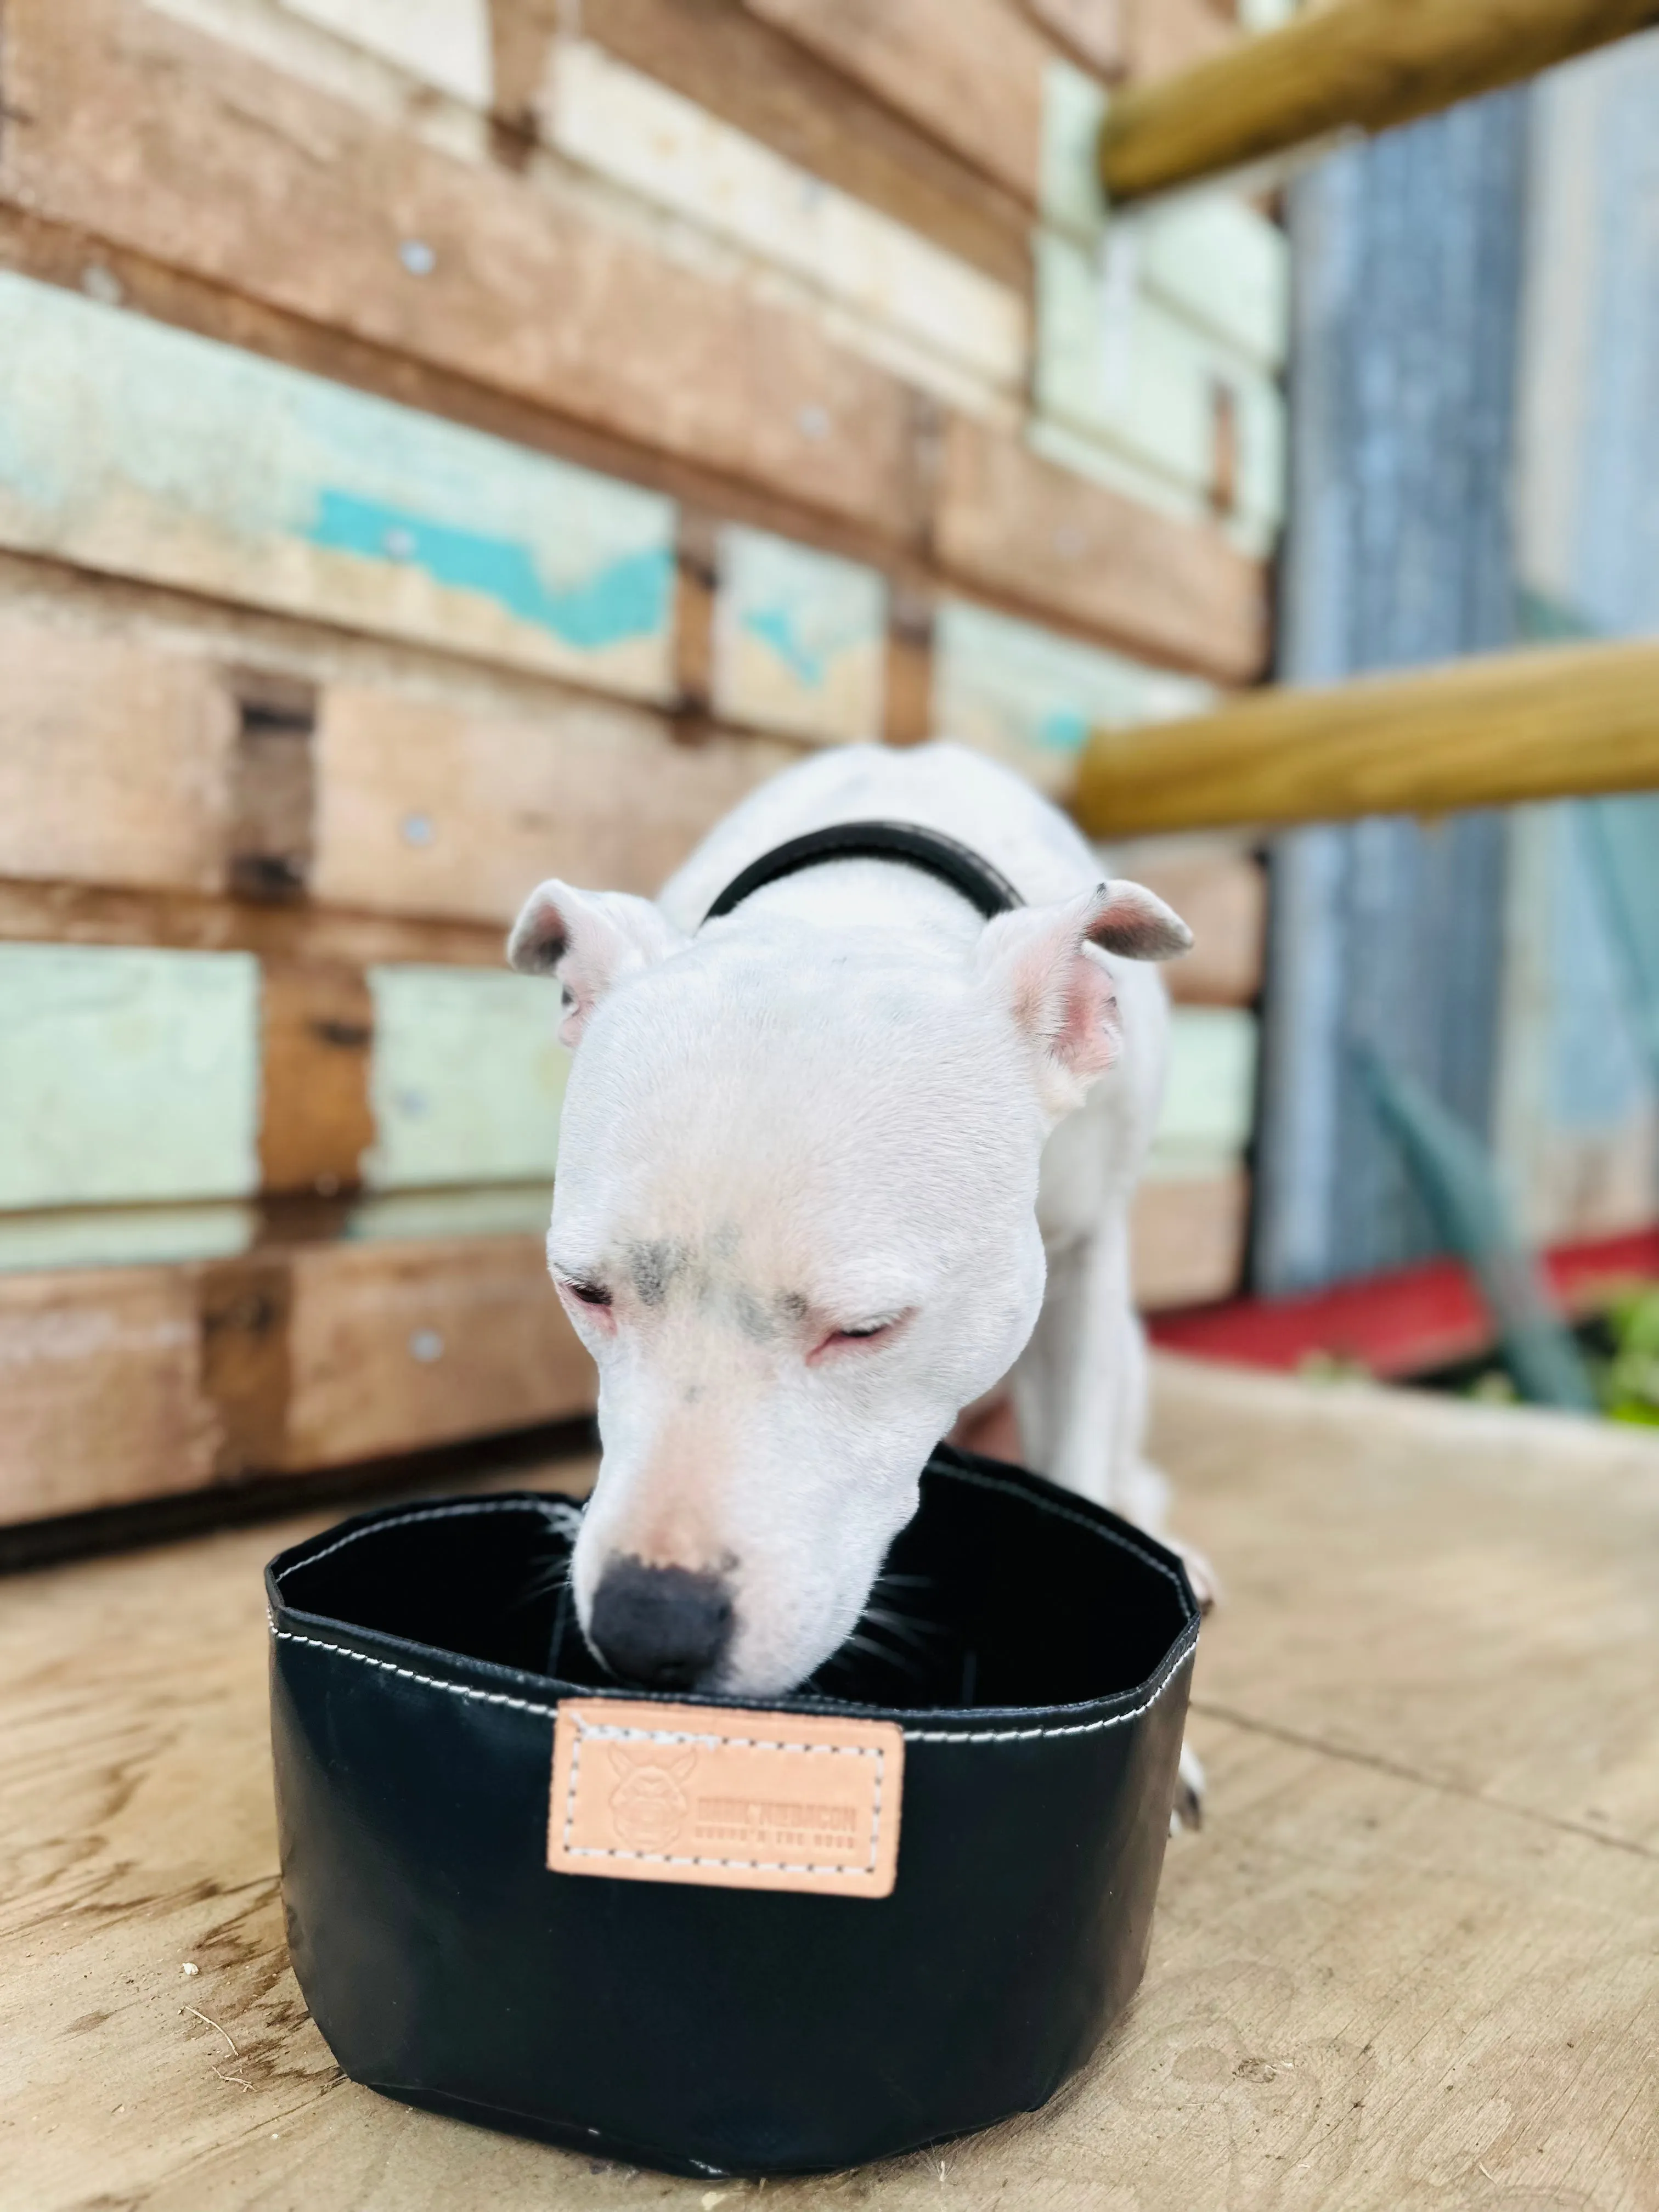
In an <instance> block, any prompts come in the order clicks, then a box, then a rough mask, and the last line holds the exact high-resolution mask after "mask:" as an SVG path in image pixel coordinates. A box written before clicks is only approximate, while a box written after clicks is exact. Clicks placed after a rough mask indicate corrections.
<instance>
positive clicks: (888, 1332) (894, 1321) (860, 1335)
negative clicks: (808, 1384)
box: [806, 1306, 915, 1367]
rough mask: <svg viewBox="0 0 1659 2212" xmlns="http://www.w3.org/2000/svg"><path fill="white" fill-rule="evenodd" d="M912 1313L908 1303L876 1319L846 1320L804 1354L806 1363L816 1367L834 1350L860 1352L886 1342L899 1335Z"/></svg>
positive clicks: (831, 1356) (831, 1354)
mask: <svg viewBox="0 0 1659 2212" xmlns="http://www.w3.org/2000/svg"><path fill="white" fill-rule="evenodd" d="M914 1314H915V1307H914V1306H911V1307H908V1308H907V1310H905V1311H904V1312H903V1313H897V1314H884V1315H883V1316H881V1318H880V1319H879V1320H876V1321H860V1322H848V1324H847V1325H846V1327H845V1328H832V1329H831V1330H830V1331H829V1334H828V1335H827V1336H824V1337H822V1338H820V1339H819V1340H818V1342H817V1344H816V1345H814V1346H813V1347H812V1349H811V1352H808V1353H807V1355H806V1364H807V1365H808V1366H809V1367H816V1366H817V1364H819V1362H820V1361H822V1360H824V1359H828V1358H833V1357H834V1355H835V1354H836V1352H862V1351H864V1350H865V1349H866V1347H868V1346H873V1345H878V1344H883V1343H885V1342H887V1341H888V1340H890V1339H891V1338H893V1337H895V1336H896V1335H897V1334H898V1333H899V1331H900V1330H901V1329H902V1328H904V1326H905V1325H906V1323H907V1322H908V1321H909V1320H910V1319H911V1317H912V1316H913V1315H914Z"/></svg>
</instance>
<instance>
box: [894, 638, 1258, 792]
mask: <svg viewBox="0 0 1659 2212" xmlns="http://www.w3.org/2000/svg"><path fill="white" fill-rule="evenodd" d="M1213 696H1214V694H1213V692H1212V690H1211V688H1210V686H1209V685H1208V684H1201V683H1200V682H1199V681H1198V680H1197V678H1194V677H1189V676H1174V675H1171V674H1170V673H1169V672H1168V671H1166V670H1164V669H1158V668H1147V667H1144V666H1142V665H1141V664H1140V663H1139V662H1138V661H1133V660H1130V659H1127V657H1126V656H1125V655H1123V654H1121V653H1109V652H1107V651H1106V650H1104V649H1103V647H1097V646H1088V645H1079V643H1077V642H1076V641H1075V640H1073V639H1072V638H1066V637H1058V636H1056V635H1054V632H1053V631H1051V630H1045V629H1038V628H1037V627H1036V625H1035V624H1033V623H1023V622H1015V621H1013V620H1012V618H1011V617H1008V616H1006V615H999V614H993V613H991V612H990V611H988V610H987V609H986V608H984V607H978V606H974V605H970V604H969V602H968V601H966V600H963V599H945V600H943V601H941V603H940V605H939V610H938V614H937V617H936V621H935V626H934V634H933V728H934V729H935V731H936V732H938V733H939V736H941V737H949V738H957V740H959V742H960V743H962V744H969V745H974V746H976V747H977V748H978V749H979V750H981V752H987V753H991V754H993V755H994V756H995V757H996V758H998V759H999V760H1005V761H1006V762H1007V763H1009V765H1010V766H1011V767H1013V768H1017V769H1019V770H1020V772H1021V773H1022V774H1023V775H1028V776H1030V779H1031V781H1033V782H1034V783H1036V784H1037V785H1039V786H1040V787H1042V789H1044V790H1047V791H1052V792H1055V793H1063V792H1064V791H1066V789H1067V788H1068V787H1069V786H1070V784H1071V781H1072V778H1073V774H1074V773H1075V769H1076V763H1077V755H1078V752H1079V749H1080V748H1081V746H1082V744H1083V743H1084V740H1085V738H1086V737H1087V736H1088V734H1089V732H1090V731H1091V729H1092V728H1095V727H1097V726H1103V727H1106V728H1109V729H1117V728H1123V727H1126V726H1129V725H1131V724H1133V723H1137V722H1151V721H1166V720H1170V719H1171V718H1173V717H1174V716H1176V715H1179V714H1197V713H1200V712H1201V711H1202V709H1203V708H1205V707H1206V705H1208V704H1209V702H1210V701H1211V700H1212V698H1213Z"/></svg>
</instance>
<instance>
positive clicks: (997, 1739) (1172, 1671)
mask: <svg viewBox="0 0 1659 2212" xmlns="http://www.w3.org/2000/svg"><path fill="white" fill-rule="evenodd" d="M266 1618H267V1620H269V1619H270V1616H269V1615H267V1616H266ZM270 1632H271V1634H272V1635H273V1636H274V1637H276V1639H277V1640H278V1642H280V1643H283V1644H309V1645H310V1646H311V1648H312V1650H313V1651H331V1652H332V1653H333V1654H334V1655H335V1656H336V1657H337V1658H340V1659H356V1660H357V1661H358V1662H360V1663H361V1664H362V1666H365V1667H376V1668H379V1669H380V1672H381V1673H382V1674H396V1675H397V1676H398V1678H399V1679H400V1680H403V1681H405V1682H419V1683H420V1684H421V1685H422V1687H423V1688H425V1689H428V1690H443V1691H445V1692H447V1694H448V1695H449V1696H450V1697H452V1698H472V1699H476V1700H477V1703H478V1704H480V1705H510V1706H512V1707H513V1710H514V1711H516V1712H521V1713H539V1714H541V1715H542V1716H543V1717H544V1718H545V1719H547V1720H552V1719H554V1718H555V1717H556V1715H557V1713H558V1710H559V1709H558V1707H557V1705H538V1704H537V1702H536V1701H535V1699H532V1698H511V1697H508V1696H507V1693H506V1692H505V1691H502V1690H475V1689H473V1688H472V1687H471V1685H470V1684H469V1683H466V1682H445V1681H441V1680H440V1679H439V1678H438V1676H437V1675H435V1674H417V1673H416V1670H415V1668H412V1667H398V1666H394V1665H393V1663H392V1661H391V1660H390V1659H374V1658H371V1657H370V1656H369V1654H368V1652H367V1651H354V1650H352V1648H351V1646H350V1645H349V1644H325V1642H324V1641H323V1639H322V1638H321V1637H320V1636H301V1634H300V1633H299V1632H298V1631H297V1630H296V1629H292V1628H278V1627H277V1626H276V1622H275V1621H274V1620H271V1621H270ZM1197 1649H1198V1634H1197V1626H1196V1624H1195V1623H1194V1626H1193V1628H1192V1632H1191V1636H1190V1641H1188V1643H1187V1644H1186V1645H1185V1648H1184V1649H1183V1650H1179V1651H1178V1652H1177V1653H1176V1656H1175V1657H1174V1658H1173V1659H1172V1660H1171V1662H1170V1665H1169V1668H1168V1669H1167V1670H1166V1672H1165V1673H1164V1676H1163V1679H1162V1680H1160V1681H1159V1682H1158V1684H1157V1686H1155V1687H1154V1688H1153V1689H1152V1692H1151V1693H1150V1694H1149V1695H1148V1696H1147V1697H1146V1699H1144V1700H1143V1701H1142V1702H1141V1703H1140V1704H1139V1705H1133V1706H1131V1707H1130V1709H1129V1711H1127V1712H1122V1713H1109V1714H1107V1715H1106V1717H1104V1718H1103V1719H1102V1720H1097V1721H1076V1722H1073V1723H1068V1724H1067V1725H1066V1726H1065V1727H1063V1728H1035V1729H975V1730H973V1731H972V1732H971V1733H970V1732H969V1731H967V1730H964V1729H905V1730H904V1741H906V1743H1038V1742H1042V1741H1044V1740H1045V1739H1046V1738H1048V1737H1049V1736H1061V1735H1099V1734H1100V1733H1101V1731H1102V1730H1103V1729H1114V1728H1121V1727H1122V1726H1123V1724H1124V1723H1126V1722H1127V1721H1135V1720H1139V1718H1140V1716H1141V1715H1142V1714H1143V1713H1146V1712H1150V1711H1152V1707H1153V1706H1154V1705H1156V1704H1157V1703H1158V1699H1160V1698H1161V1697H1162V1696H1163V1695H1164V1692H1165V1690H1167V1689H1168V1688H1169V1686H1170V1683H1171V1682H1173V1681H1174V1680H1175V1678H1176V1675H1177V1674H1179V1673H1180V1672H1181V1669H1182V1667H1183V1666H1184V1665H1185V1663H1186V1662H1187V1661H1188V1659H1190V1658H1191V1657H1192V1656H1193V1653H1194V1651H1195V1650H1197Z"/></svg>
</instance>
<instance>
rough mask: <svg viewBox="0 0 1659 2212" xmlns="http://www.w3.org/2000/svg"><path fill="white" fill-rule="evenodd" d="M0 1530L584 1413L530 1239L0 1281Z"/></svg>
mask: <svg viewBox="0 0 1659 2212" xmlns="http://www.w3.org/2000/svg"><path fill="white" fill-rule="evenodd" d="M0 1378H3V1381H4V1384H5V1389H6V1403H7V1413H8V1419H7V1422H6V1427H5V1434H4V1436H3V1437H0V1524H6V1523H12V1522H21V1521H33V1520H41V1519H45V1518H46V1517H48V1516H52V1515H56V1514H60V1513H75V1512H83V1511H86V1510H89V1509H91V1508H93V1507H95V1506H105V1505H117V1504H127V1503H129V1502H131V1501H132V1500H134V1499H137V1498H161V1497H167V1496H170V1495H173V1494H176V1493H178V1492H184V1491H191V1490H200V1489H205V1488H208V1487H209V1486H212V1485H214V1484H216V1483H222V1482H227V1481H235V1480H245V1479H248V1478H251V1477H254V1476H258V1475H263V1474H305V1473H307V1472H310V1471H311V1470H313V1469H315V1468H325V1467H336V1466H339V1465H342V1464H343V1463H345V1462H349V1461H354V1460H362V1459H371V1458H375V1457H379V1456H380V1455H383V1454H386V1453H392V1452H404V1451H416V1450H422V1449H427V1448H428V1447H429V1446H431V1445H434V1444H440V1443H450V1442H453V1440H454V1439H455V1438H457V1437H472V1436H482V1435H486V1434H498V1433H504V1432H506V1431H509V1430H513V1429H522V1428H531V1427H534V1426H537V1425H539V1424H541V1423H543V1422H547V1421H556V1420H562V1419H568V1418H569V1417H570V1416H572V1415H574V1414H579V1413H586V1412H588V1411H589V1410H590V1409H591V1408H592V1402H593V1371H592V1363H591V1362H590V1360H589V1359H588V1357H587V1354H586V1352H584V1351H583V1349H582V1347H581V1346H580V1344H579V1343H578V1342H577V1340H576V1337H575V1334H574V1330H573V1329H572V1328H571V1327H570V1324H569V1323H568V1322H567V1321H566V1319H565V1317H564V1315H563V1313H562V1310H561V1309H560V1306H559V1302H558V1300H557V1298H556V1297H555V1296H554V1293H553V1286H552V1285H551V1284H550V1282H549V1280H548V1276H547V1258H546V1254H545V1253H544V1250H543V1249H542V1240H541V1238H540V1237H538V1236H532V1235H523V1236H455V1237H421V1238H411V1239H409V1240H407V1241H403V1240H396V1241H393V1240H388V1241H386V1242H370V1243H358V1242H356V1240H355V1239H354V1238H352V1237H349V1236H347V1237H341V1238H338V1239H336V1240H332V1241H326V1240H325V1241H316V1242H309V1241H299V1242H289V1241H284V1242H280V1243H276V1244H270V1245H261V1246H259V1247H258V1248H257V1249H254V1250H252V1251H249V1252H244V1253H240V1254H237V1255H234V1256H232V1257H229V1258H226V1259H223V1260H215V1261H185V1262H179V1263H174V1264H171V1265H167V1264H162V1265H157V1266H151V1267H107V1268H97V1269H79V1268H66V1269H62V1270H53V1271H50V1272H43V1273H23V1274H15V1275H0Z"/></svg>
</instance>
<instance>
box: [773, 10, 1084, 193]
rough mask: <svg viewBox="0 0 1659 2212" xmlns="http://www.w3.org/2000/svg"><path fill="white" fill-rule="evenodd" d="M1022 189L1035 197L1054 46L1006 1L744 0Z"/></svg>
mask: <svg viewBox="0 0 1659 2212" xmlns="http://www.w3.org/2000/svg"><path fill="white" fill-rule="evenodd" d="M745 4H746V5H747V6H748V7H749V8H750V9H751V10H752V12H753V13H754V14H755V15H759V16H761V17H763V19H764V20H765V21H768V22H769V23H775V24H776V25H777V26H778V27H779V28H781V29H782V30H786V31H787V32H788V33H790V35H791V36H792V37H793V38H795V39H798V40H800V41H801V43H802V44H803V45H804V46H810V47H811V50H812V51H813V52H815V53H817V54H819V55H821V56H822V57H823V58H824V59H825V60H826V61H829V62H830V63H832V64H834V65H835V67H836V68H837V69H839V70H844V71H845V73H846V74H847V75H848V76H850V77H852V78H854V80H855V81H856V82H859V83H860V84H862V85H864V86H866V88H869V89H870V90H871V91H872V92H875V93H877V94H878V95H879V96H880V97H881V98H882V99H884V100H887V101H888V102H889V103H890V105H891V106H894V107H896V108H897V109H899V110H900V112H902V113H903V114H905V115H908V117H910V118H911V119H912V120H913V121H914V122H915V123H918V124H920V125H921V127H922V128H923V129H924V130H927V131H932V132H933V135H934V137H937V138H939V139H941V140H942V141H943V142H944V143H945V144H946V145H947V146H949V147H951V149H953V150H954V151H955V152H957V154H959V155H962V156H963V159H964V160H966V161H971V162H973V163H974V164H975V166H976V167H980V168H982V169H984V170H986V171H987V172H988V173H989V174H990V175H992V176H994V178H996V179H997V180H998V181H999V182H1000V184H1002V185H1006V187H1007V188H1008V189H1009V190H1010V191H1014V192H1018V194H1019V195H1020V196H1021V197H1023V198H1025V199H1028V200H1033V199H1035V198H1036V188H1037V175H1038V169H1039V165H1040V162H1041V158H1042V76H1043V70H1044V68H1045V67H1046V65H1047V64H1048V60H1049V58H1050V55H1051V52H1052V49H1051V48H1050V47H1049V46H1048V44H1047V42H1046V41H1045V40H1043V39H1042V36H1041V35H1040V33H1038V32H1037V30H1036V27H1035V26H1034V25H1032V24H1031V23H1030V22H1029V21H1023V20H1022V19H1021V18H1020V17H1019V16H1018V15H1016V14H1015V13H1014V11H1013V9H1011V8H1007V7H1004V6H1002V5H1001V4H1000V0H887V4H886V5H884V6H883V7H881V8H879V9H876V8H871V7H868V6H859V7H848V6H845V5H843V4H842V0H745Z"/></svg>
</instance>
